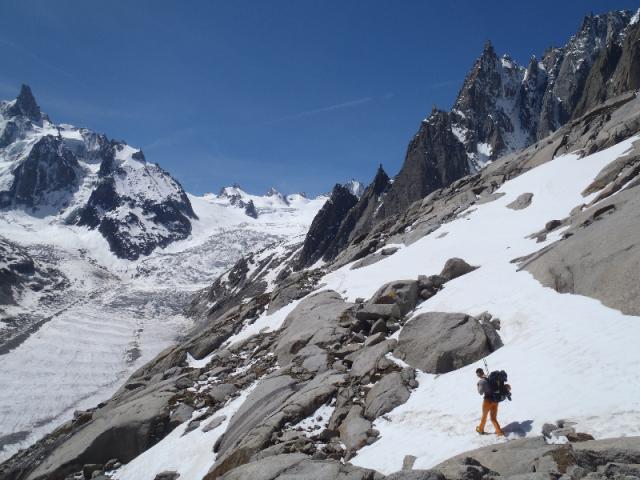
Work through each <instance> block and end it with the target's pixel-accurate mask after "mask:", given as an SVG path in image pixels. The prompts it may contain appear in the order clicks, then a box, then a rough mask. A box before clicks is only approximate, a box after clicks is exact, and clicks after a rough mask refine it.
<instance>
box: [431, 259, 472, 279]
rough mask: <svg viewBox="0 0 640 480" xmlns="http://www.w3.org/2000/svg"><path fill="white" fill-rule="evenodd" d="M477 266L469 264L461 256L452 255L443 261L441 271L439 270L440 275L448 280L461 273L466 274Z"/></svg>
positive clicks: (459, 275)
mask: <svg viewBox="0 0 640 480" xmlns="http://www.w3.org/2000/svg"><path fill="white" fill-rule="evenodd" d="M477 268H478V267H474V266H472V265H469V264H468V263H467V262H465V261H464V260H462V259H461V258H456V257H454V258H450V259H449V260H447V261H446V262H445V264H444V267H443V268H442V272H440V276H441V277H443V278H446V280H447V281H449V280H453V279H454V278H458V277H461V276H462V275H466V274H467V273H469V272H473V271H474V270H475V269H477Z"/></svg>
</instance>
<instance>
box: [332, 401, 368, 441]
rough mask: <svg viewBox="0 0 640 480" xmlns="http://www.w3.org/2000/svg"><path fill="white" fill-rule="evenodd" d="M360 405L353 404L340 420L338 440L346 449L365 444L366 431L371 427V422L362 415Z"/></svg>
mask: <svg viewBox="0 0 640 480" xmlns="http://www.w3.org/2000/svg"><path fill="white" fill-rule="evenodd" d="M362 414H363V409H362V407H361V406H360V405H354V406H352V407H351V409H350V410H349V413H348V414H347V416H346V417H345V419H344V420H343V421H342V424H341V425H340V428H339V429H338V430H339V432H340V440H341V441H342V443H344V444H345V446H346V447H347V450H348V451H355V450H358V449H360V448H361V447H363V446H364V445H366V443H367V431H368V430H369V429H370V428H371V422H370V421H369V420H367V419H365V418H364V417H363V416H362Z"/></svg>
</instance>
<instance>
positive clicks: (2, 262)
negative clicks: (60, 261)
mask: <svg viewBox="0 0 640 480" xmlns="http://www.w3.org/2000/svg"><path fill="white" fill-rule="evenodd" d="M67 283H68V280H67V279H66V278H65V276H64V275H63V274H62V273H61V272H60V271H59V270H57V269H54V268H51V267H49V266H48V265H43V264H41V263H40V262H39V261H38V260H36V259H34V258H33V257H32V256H31V255H30V254H29V252H27V251H26V250H25V249H24V248H22V247H20V246H19V245H17V244H15V243H13V242H10V241H9V240H7V239H6V238H4V237H2V236H0V312H2V313H3V309H2V306H4V305H14V304H16V303H18V300H19V297H21V296H22V295H23V294H24V292H26V291H31V292H32V293H35V292H40V294H46V292H47V291H55V290H60V289H62V288H63V287H64V286H65V285H66V284H67ZM16 297H18V298H16ZM0 338H2V335H0Z"/></svg>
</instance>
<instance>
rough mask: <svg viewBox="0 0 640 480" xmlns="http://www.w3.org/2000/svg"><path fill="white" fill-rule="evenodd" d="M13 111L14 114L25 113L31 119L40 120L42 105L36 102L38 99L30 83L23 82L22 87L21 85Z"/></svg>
mask: <svg viewBox="0 0 640 480" xmlns="http://www.w3.org/2000/svg"><path fill="white" fill-rule="evenodd" d="M12 113H13V114H14V115H24V116H25V117H28V118H30V119H31V120H40V118H41V117H42V113H41V112H40V107H39V106H38V104H37V103H36V99H35V98H34V96H33V93H32V92H31V88H30V87H29V85H25V84H23V85H22V87H20V93H19V94H18V97H17V98H16V101H15V104H14V106H13V111H12Z"/></svg>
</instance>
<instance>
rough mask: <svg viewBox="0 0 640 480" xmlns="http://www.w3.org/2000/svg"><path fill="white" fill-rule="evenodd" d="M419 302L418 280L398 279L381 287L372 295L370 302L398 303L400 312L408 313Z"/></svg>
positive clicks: (402, 313)
mask: <svg viewBox="0 0 640 480" xmlns="http://www.w3.org/2000/svg"><path fill="white" fill-rule="evenodd" d="M417 303H418V282H417V281H416V280H396V281H395V282H389V283H386V284H385V285H383V286H382V287H380V289H379V290H378V291H377V292H376V293H375V294H374V295H373V297H371V299H370V300H369V304H386V305H393V304H396V305H397V306H398V307H399V308H400V314H401V315H406V314H407V313H409V312H410V311H411V310H413V309H414V308H415V307H416V304H417Z"/></svg>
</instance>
